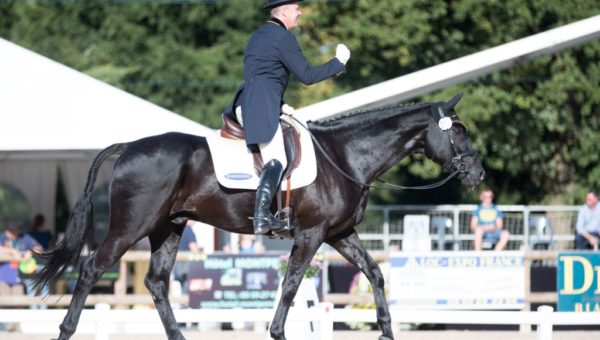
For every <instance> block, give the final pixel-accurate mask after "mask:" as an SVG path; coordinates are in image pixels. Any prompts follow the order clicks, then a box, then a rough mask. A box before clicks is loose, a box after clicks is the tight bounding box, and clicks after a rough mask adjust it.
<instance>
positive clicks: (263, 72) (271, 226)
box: [232, 0, 350, 235]
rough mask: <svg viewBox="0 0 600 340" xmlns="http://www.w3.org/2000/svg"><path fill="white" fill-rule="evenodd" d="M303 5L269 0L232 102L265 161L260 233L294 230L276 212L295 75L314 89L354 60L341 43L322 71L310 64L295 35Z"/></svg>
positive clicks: (260, 188) (258, 207)
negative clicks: (283, 122)
mask: <svg viewBox="0 0 600 340" xmlns="http://www.w3.org/2000/svg"><path fill="white" fill-rule="evenodd" d="M300 1H302V0H298V1H295V0H267V3H266V4H265V6H264V8H265V9H269V10H270V11H271V18H270V19H269V20H268V21H267V22H266V23H265V24H264V25H263V26H262V27H260V28H259V29H258V30H257V31H256V32H254V33H253V35H252V37H251V38H250V41H249V42H248V45H247V46H246V50H245V51H244V82H243V83H242V85H241V86H240V88H239V89H238V92H237V94H236V99H234V102H233V103H232V107H235V113H236V117H237V119H238V122H239V123H240V124H241V125H242V126H243V127H244V132H245V135H246V145H248V146H249V147H252V148H255V146H256V145H258V148H259V149H260V152H261V154H262V158H263V161H264V167H263V170H262V172H261V175H260V182H259V184H258V188H257V191H256V206H255V210H254V220H253V224H254V233H255V234H260V235H264V234H267V233H269V232H270V231H274V232H278V231H284V230H286V231H289V230H291V229H293V227H288V224H287V223H286V221H282V220H279V219H277V218H275V217H274V216H273V215H272V214H271V212H270V206H271V202H272V200H273V197H274V195H275V193H276V191H277V188H278V186H279V183H280V181H281V176H282V174H283V170H284V169H285V167H286V166H287V160H286V156H285V148H284V144H283V135H282V132H281V126H280V124H279V116H280V115H281V113H282V112H283V113H286V114H292V113H293V108H291V107H290V106H289V105H287V104H285V103H284V102H283V94H284V91H285V89H286V87H287V83H288V78H289V75H290V73H293V74H294V75H295V76H296V77H297V78H298V79H300V81H302V82H303V83H304V84H307V85H309V84H313V83H316V82H319V81H322V80H325V79H327V78H331V77H334V76H336V75H339V74H341V73H343V72H345V71H346V67H345V64H346V62H347V61H348V59H349V58H350V51H349V50H348V48H347V47H346V46H345V45H343V44H339V45H337V48H336V57H335V58H333V59H331V60H330V61H328V62H326V63H324V64H322V65H319V66H316V67H312V66H311V65H309V63H308V62H307V61H306V58H305V57H304V55H303V54H302V51H301V50H300V46H299V45H298V42H297V41H296V38H295V37H294V35H292V33H290V32H289V30H290V29H292V28H294V27H296V26H297V24H298V17H300V15H302V13H301V12H300V9H299V8H298V2H300ZM288 228H289V229H288Z"/></svg>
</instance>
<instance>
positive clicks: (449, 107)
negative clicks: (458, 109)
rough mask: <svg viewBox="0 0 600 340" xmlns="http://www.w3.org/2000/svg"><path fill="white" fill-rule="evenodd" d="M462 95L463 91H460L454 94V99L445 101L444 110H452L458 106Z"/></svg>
mask: <svg viewBox="0 0 600 340" xmlns="http://www.w3.org/2000/svg"><path fill="white" fill-rule="evenodd" d="M462 96H463V93H459V94H457V95H456V96H454V97H453V98H452V99H450V100H449V101H447V102H446V103H444V105H443V107H444V112H450V110H452V109H453V108H454V106H456V104H457V103H458V101H459V100H460V99H461V98H462Z"/></svg>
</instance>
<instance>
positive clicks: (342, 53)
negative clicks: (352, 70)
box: [335, 44, 350, 65]
mask: <svg viewBox="0 0 600 340" xmlns="http://www.w3.org/2000/svg"><path fill="white" fill-rule="evenodd" d="M335 57H336V58H338V60H339V61H340V62H341V63H342V64H344V65H346V63H347V62H348V59H350V50H349V49H348V47H346V45H344V44H338V45H337V48H336V49H335Z"/></svg>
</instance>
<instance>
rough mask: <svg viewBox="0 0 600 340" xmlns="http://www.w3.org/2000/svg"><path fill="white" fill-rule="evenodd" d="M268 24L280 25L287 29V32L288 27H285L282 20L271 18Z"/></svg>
mask: <svg viewBox="0 0 600 340" xmlns="http://www.w3.org/2000/svg"><path fill="white" fill-rule="evenodd" d="M267 22H272V23H274V24H276V25H279V26H281V27H283V28H285V29H286V30H287V27H285V25H284V24H283V22H282V21H281V20H279V19H277V18H275V17H271V18H269V20H267Z"/></svg>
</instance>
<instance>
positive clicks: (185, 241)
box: [173, 220, 201, 294]
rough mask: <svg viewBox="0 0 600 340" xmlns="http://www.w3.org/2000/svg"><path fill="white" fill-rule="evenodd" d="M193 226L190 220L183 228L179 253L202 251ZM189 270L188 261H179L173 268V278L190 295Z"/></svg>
mask: <svg viewBox="0 0 600 340" xmlns="http://www.w3.org/2000/svg"><path fill="white" fill-rule="evenodd" d="M193 224H194V221H192V220H189V221H188V223H187V224H186V226H185V227H184V228H183V234H182V235H181V240H180V241H179V251H187V252H192V253H200V251H201V249H200V247H198V243H197V242H196V235H195V234H194V231H193V230H192V225H193ZM189 269H190V265H189V262H188V261H186V262H180V261H177V262H175V267H174V268H173V278H174V279H175V280H177V281H179V282H181V288H182V292H183V293H184V294H187V293H188V286H189V285H188V274H189Z"/></svg>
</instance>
